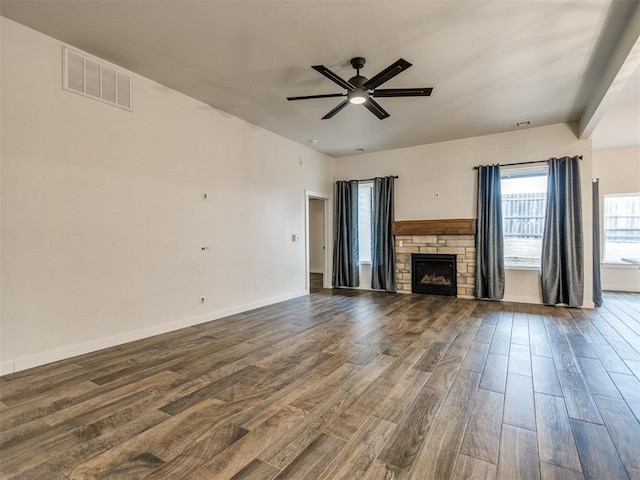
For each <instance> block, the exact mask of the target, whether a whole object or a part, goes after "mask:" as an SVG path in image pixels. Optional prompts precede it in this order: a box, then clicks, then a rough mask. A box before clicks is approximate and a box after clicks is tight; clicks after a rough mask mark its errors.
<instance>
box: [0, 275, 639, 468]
mask: <svg viewBox="0 0 640 480" xmlns="http://www.w3.org/2000/svg"><path fill="white" fill-rule="evenodd" d="M311 287H312V288H311V290H312V293H311V295H309V296H308V297H303V298H298V299H295V300H291V301H288V302H284V303H280V304H277V305H272V306H268V307H264V308H261V309H258V310H254V311H251V312H247V313H243V314H238V315H234V316H231V317H228V318H225V319H221V320H217V321H213V322H210V323H206V324H202V325H197V326H194V327H190V328H185V329H182V330H179V331H175V332H171V333H168V334H165V335H160V336H157V337H153V338H149V339H145V340H141V341H138V342H133V343H129V344H126V345H122V346H118V347H114V348H110V349H106V350H102V351H99V352H95V353H91V354H87V355H83V356H80V357H75V358H72V359H68V360H65V361H61V362H57V363H53V364H50V365H46V366H42V367H38V368H34V369H31V370H28V371H23V372H19V373H16V374H12V375H8V376H5V377H2V378H0V478H3V479H9V478H12V479H13V478H15V479H38V480H42V479H118V478H121V479H137V478H147V479H235V480H238V479H253V480H269V479H278V480H282V479H295V480H306V479H310V480H311V479H324V480H338V479H348V480H354V479H363V480H364V479H366V480H372V479H388V480H390V479H406V480H409V479H420V480H428V479H434V480H447V479H471V478H474V479H476V478H477V479H505V480H507V479H508V480H515V479H531V480H536V479H537V480H553V479H576V480H577V479H581V480H590V479H594V480H604V479H606V480H617V479H637V478H640V379H639V378H638V374H639V373H640V372H639V371H640V294H627V293H606V295H605V304H604V306H603V307H601V308H598V309H594V310H579V309H565V308H552V307H543V306H537V305H521V304H513V303H492V302H477V301H472V300H461V299H455V298H451V297H435V296H426V295H401V294H397V295H394V294H384V293H374V292H365V291H349V290H323V289H322V288H321V280H320V283H319V281H318V278H317V277H316V278H314V279H312V282H311Z"/></svg>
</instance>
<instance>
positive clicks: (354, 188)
mask: <svg viewBox="0 0 640 480" xmlns="http://www.w3.org/2000/svg"><path fill="white" fill-rule="evenodd" d="M335 205H336V211H335V233H334V239H333V275H332V285H333V286H334V287H357V286H359V285H360V259H359V254H358V181H357V180H351V181H348V182H346V181H338V182H336V191H335Z"/></svg>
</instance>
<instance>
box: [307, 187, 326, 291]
mask: <svg viewBox="0 0 640 480" xmlns="http://www.w3.org/2000/svg"><path fill="white" fill-rule="evenodd" d="M309 200H322V202H323V203H324V273H323V274H322V286H323V287H324V288H331V281H330V279H329V272H330V271H331V262H330V261H329V258H330V256H329V248H328V247H329V245H330V243H329V242H330V238H331V236H330V234H331V229H330V226H331V224H330V213H331V210H330V204H329V200H330V197H329V195H327V194H326V193H320V192H313V191H311V190H305V191H304V223H305V228H304V231H305V246H304V256H305V259H304V263H305V289H306V291H307V294H308V293H309V291H310V283H309V275H310V271H309V270H310V267H309V256H310V255H309Z"/></svg>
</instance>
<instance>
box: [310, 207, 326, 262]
mask: <svg viewBox="0 0 640 480" xmlns="http://www.w3.org/2000/svg"><path fill="white" fill-rule="evenodd" d="M324 246H325V245H324V200H318V199H314V198H312V199H310V200H309V270H310V272H311V273H324Z"/></svg>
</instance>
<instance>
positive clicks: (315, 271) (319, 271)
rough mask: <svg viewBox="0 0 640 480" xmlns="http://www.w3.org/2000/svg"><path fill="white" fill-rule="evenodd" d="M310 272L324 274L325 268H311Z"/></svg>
mask: <svg viewBox="0 0 640 480" xmlns="http://www.w3.org/2000/svg"><path fill="white" fill-rule="evenodd" d="M309 273H322V274H324V270H322V269H321V268H311V269H309Z"/></svg>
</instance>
